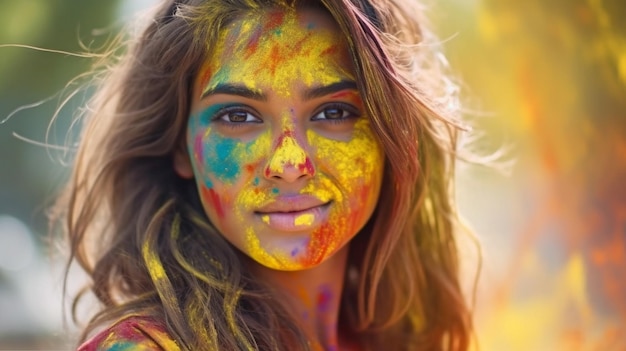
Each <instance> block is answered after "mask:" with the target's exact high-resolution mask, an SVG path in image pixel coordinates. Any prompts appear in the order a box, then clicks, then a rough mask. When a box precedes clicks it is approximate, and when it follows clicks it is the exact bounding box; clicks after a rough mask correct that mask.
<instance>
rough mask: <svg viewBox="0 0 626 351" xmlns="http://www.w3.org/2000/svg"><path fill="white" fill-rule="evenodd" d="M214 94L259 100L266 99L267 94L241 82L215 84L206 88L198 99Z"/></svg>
mask: <svg viewBox="0 0 626 351" xmlns="http://www.w3.org/2000/svg"><path fill="white" fill-rule="evenodd" d="M215 94H228V95H239V96H242V97H245V98H248V99H254V100H259V101H266V100H267V96H265V94H263V93H261V92H258V91H254V90H252V89H250V88H248V87H246V86H244V85H241V84H229V83H224V84H217V85H216V86H215V87H213V88H210V89H207V90H206V91H204V92H203V93H202V96H201V97H200V99H204V98H205V97H207V96H209V95H215Z"/></svg>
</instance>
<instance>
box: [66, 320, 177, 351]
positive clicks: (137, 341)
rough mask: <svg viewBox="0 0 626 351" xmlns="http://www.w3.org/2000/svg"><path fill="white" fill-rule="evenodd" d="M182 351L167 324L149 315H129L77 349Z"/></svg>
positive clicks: (96, 350) (91, 350) (99, 350)
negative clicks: (166, 326) (168, 331)
mask: <svg viewBox="0 0 626 351" xmlns="http://www.w3.org/2000/svg"><path fill="white" fill-rule="evenodd" d="M107 350H108V351H131V350H132V351H180V347H179V346H178V345H177V344H176V342H175V341H174V340H173V339H172V338H171V337H170V336H169V335H168V334H167V331H166V330H165V326H163V324H162V323H160V322H158V321H157V320H155V319H152V318H148V317H138V316H133V317H128V318H125V319H122V320H121V321H119V322H117V323H115V324H113V326H111V327H109V328H108V329H106V330H103V331H102V332H100V333H99V334H97V335H96V336H94V337H93V338H91V339H90V340H89V341H87V342H85V343H84V344H82V345H81V346H80V347H79V348H78V350H77V351H107Z"/></svg>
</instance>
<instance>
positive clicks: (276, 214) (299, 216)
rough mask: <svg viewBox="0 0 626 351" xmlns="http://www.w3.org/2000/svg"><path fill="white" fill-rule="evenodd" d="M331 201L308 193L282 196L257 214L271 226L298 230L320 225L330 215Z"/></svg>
mask: <svg viewBox="0 0 626 351" xmlns="http://www.w3.org/2000/svg"><path fill="white" fill-rule="evenodd" d="M329 205H330V201H329V202H323V201H321V200H319V199H318V198H316V197H312V196H306V195H296V196H281V197H279V198H277V199H275V201H273V202H272V203H270V204H268V205H266V206H263V207H262V208H261V209H259V210H258V211H255V214H256V215H257V216H259V217H260V219H261V221H262V222H263V223H265V224H266V225H267V226H269V227H270V228H272V229H274V230H277V231H284V232H298V231H302V230H307V229H311V228H315V227H318V226H319V225H321V224H322V223H323V222H325V221H326V219H327V217H328V207H329Z"/></svg>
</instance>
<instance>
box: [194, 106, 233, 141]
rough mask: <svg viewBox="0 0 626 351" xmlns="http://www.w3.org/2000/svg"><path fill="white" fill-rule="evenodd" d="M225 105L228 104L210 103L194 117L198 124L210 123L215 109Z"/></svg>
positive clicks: (215, 111)
mask: <svg viewBox="0 0 626 351" xmlns="http://www.w3.org/2000/svg"><path fill="white" fill-rule="evenodd" d="M226 106H228V105H226V104H217V105H211V106H209V107H208V108H206V109H205V110H203V111H202V112H200V113H199V114H198V115H197V116H196V119H197V120H198V122H199V123H200V125H202V126H206V125H208V124H210V123H211V121H213V117H215V114H216V113H217V111H219V110H221V109H223V108H224V107H226ZM205 142H206V141H205Z"/></svg>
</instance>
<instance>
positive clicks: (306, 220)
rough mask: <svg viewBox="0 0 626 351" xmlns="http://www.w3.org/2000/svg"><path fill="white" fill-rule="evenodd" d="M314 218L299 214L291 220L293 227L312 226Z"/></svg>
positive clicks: (306, 214) (310, 215)
mask: <svg viewBox="0 0 626 351" xmlns="http://www.w3.org/2000/svg"><path fill="white" fill-rule="evenodd" d="M314 219H315V216H314V215H313V214H311V213H305V214H301V215H299V216H298V217H296V218H295V219H294V220H293V224H295V225H311V224H313V220H314Z"/></svg>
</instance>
